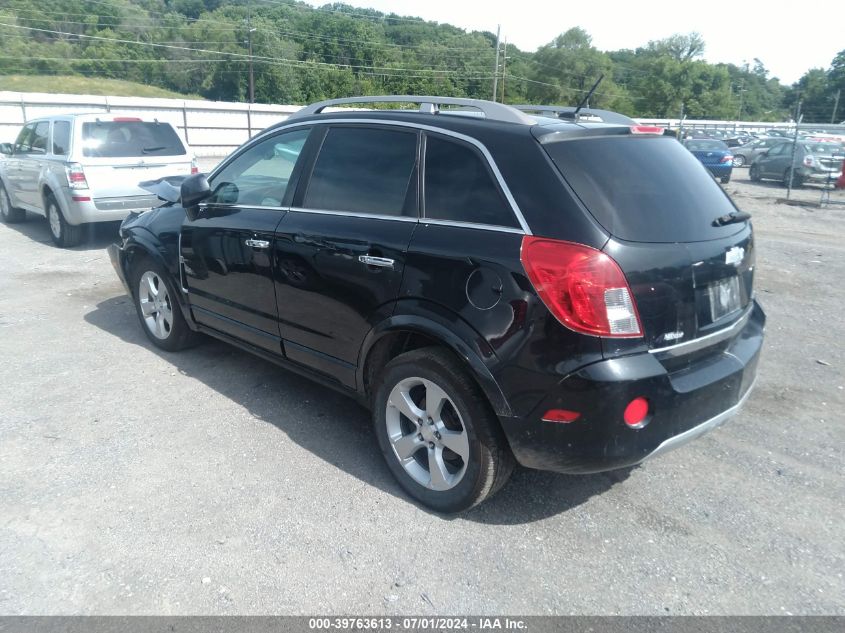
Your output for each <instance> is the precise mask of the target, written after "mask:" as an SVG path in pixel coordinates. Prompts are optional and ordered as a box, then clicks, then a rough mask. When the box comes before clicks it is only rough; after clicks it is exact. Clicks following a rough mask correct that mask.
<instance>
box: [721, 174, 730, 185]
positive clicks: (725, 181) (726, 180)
mask: <svg viewBox="0 0 845 633" xmlns="http://www.w3.org/2000/svg"><path fill="white" fill-rule="evenodd" d="M721 180H722V184H723V185H726V184H728V183H729V182H730V181H731V175H730V174H728V175H727V176H722V178H721Z"/></svg>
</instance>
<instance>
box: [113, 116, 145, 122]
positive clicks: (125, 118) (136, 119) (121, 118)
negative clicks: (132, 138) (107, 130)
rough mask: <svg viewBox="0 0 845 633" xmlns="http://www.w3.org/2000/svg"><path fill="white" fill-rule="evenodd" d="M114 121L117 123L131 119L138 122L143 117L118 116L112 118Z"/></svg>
mask: <svg viewBox="0 0 845 633" xmlns="http://www.w3.org/2000/svg"><path fill="white" fill-rule="evenodd" d="M112 121H114V122H116V123H125V122H129V121H134V122H138V121H141V119H139V118H138V117H136V116H116V117H114V118H113V119H112Z"/></svg>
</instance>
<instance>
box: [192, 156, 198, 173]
mask: <svg viewBox="0 0 845 633" xmlns="http://www.w3.org/2000/svg"><path fill="white" fill-rule="evenodd" d="M191 173H192V174H198V173H200V165H199V163H198V162H197V159H196V157H194V158H192V159H191Z"/></svg>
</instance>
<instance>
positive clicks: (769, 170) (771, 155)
mask: <svg viewBox="0 0 845 633" xmlns="http://www.w3.org/2000/svg"><path fill="white" fill-rule="evenodd" d="M789 145H790V144H789V143H778V144H777V145H775V146H773V147H772V148H771V149H770V150H769V151H768V152H767V153H766V155H765V156H763V158H761V159H760V175H761V176H764V177H766V178H780V177H781V176H782V175H783V171H784V170H785V169H786V161H788V160H789V157H788V156H787V153H786V149H787V148H788V147H789Z"/></svg>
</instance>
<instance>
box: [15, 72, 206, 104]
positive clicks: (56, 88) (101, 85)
mask: <svg viewBox="0 0 845 633" xmlns="http://www.w3.org/2000/svg"><path fill="white" fill-rule="evenodd" d="M0 90H12V91H15V92H55V93H59V94H71V95H108V96H114V97H160V98H164V99H185V98H193V99H198V98H200V97H198V96H196V95H194V96H191V95H184V94H180V93H178V92H174V91H172V90H165V89H163V88H156V87H155V86H147V85H144V84H140V83H135V82H133V81H121V80H119V79H99V78H95V77H84V76H82V75H0Z"/></svg>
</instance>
